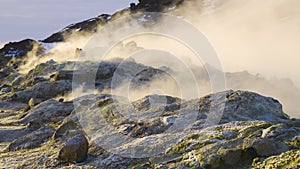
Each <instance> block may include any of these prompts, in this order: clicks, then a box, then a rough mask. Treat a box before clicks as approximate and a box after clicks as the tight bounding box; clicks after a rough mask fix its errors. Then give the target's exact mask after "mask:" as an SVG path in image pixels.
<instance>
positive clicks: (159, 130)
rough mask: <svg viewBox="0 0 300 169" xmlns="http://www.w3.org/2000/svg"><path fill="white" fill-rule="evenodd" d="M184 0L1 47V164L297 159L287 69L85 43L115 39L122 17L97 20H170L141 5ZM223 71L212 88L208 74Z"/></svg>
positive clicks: (223, 164)
mask: <svg viewBox="0 0 300 169" xmlns="http://www.w3.org/2000/svg"><path fill="white" fill-rule="evenodd" d="M192 2H193V1H188V0H186V1H184V0H140V1H139V3H138V4H134V3H133V4H130V7H128V8H126V9H124V10H120V11H117V12H116V13H114V14H112V15H110V14H101V15H99V16H97V17H95V18H91V19H89V20H86V21H82V22H79V23H75V24H71V25H69V26H67V27H66V28H64V29H62V30H61V31H59V32H57V33H54V34H52V35H50V36H49V37H47V38H45V39H44V40H32V39H25V40H22V41H20V42H11V43H8V44H6V45H5V46H4V47H3V48H2V49H0V91H1V92H0V168H113V169H115V168H120V169H121V168H136V169H139V168H224V169H227V168H299V167H300V150H299V149H300V138H299V135H300V119H297V118H298V117H297V115H296V114H297V112H298V107H297V106H296V105H297V99H298V98H300V92H299V90H298V88H297V87H296V86H295V85H294V84H293V82H292V81H290V80H287V79H276V78H273V79H269V78H266V77H264V76H263V75H260V74H257V75H253V74H251V73H249V72H247V71H243V72H222V71H221V70H219V69H218V68H216V67H214V66H213V65H210V64H203V65H201V66H199V65H197V64H195V63H194V62H193V61H189V62H183V61H182V62H180V63H178V62H179V61H178V62H176V59H174V58H172V56H171V55H170V54H169V53H163V52H160V51H159V52H157V51H154V50H151V51H150V53H143V51H144V48H143V47H141V46H140V45H139V43H138V39H137V41H134V40H130V41H129V42H128V41H120V42H119V43H117V44H115V46H114V47H115V48H116V51H113V50H112V53H111V54H110V56H112V57H108V58H107V59H100V60H97V57H96V58H94V57H90V56H89V55H96V56H98V55H99V54H100V53H102V52H103V51H102V50H104V49H105V46H100V47H98V46H96V47H94V46H89V45H86V44H94V43H91V42H93V41H92V40H93V37H94V35H96V36H99V35H100V37H101V39H102V38H103V39H104V40H105V38H107V37H106V36H108V39H113V38H114V35H115V34H118V31H117V30H119V29H121V31H122V28H123V27H125V26H124V25H118V27H113V29H109V32H110V34H109V35H106V34H104V33H103V32H104V31H103V28H105V27H106V26H107V25H108V26H109V25H110V23H113V22H114V21H116V20H118V19H120V18H122V17H123V16H128V15H129V16H131V15H130V14H134V15H133V17H130V19H132V20H134V21H137V22H138V23H139V24H140V25H142V27H143V28H144V27H146V28H147V27H155V26H156V25H160V24H161V23H162V24H166V25H167V28H168V30H172V29H175V28H173V27H171V28H172V29H171V28H169V27H168V26H172V25H171V24H170V22H168V21H166V20H164V17H162V16H161V15H151V14H149V13H147V12H162V13H172V14H176V13H178V12H180V11H181V10H180V7H181V6H183V5H186V4H187V3H192ZM213 2H214V1H201V4H202V5H204V6H210V3H213ZM214 5H220V6H222V3H216V2H215V3H214ZM180 17H181V16H180V15H178V16H177V18H179V19H180ZM128 22H129V23H130V21H128ZM168 24H170V25H168ZM109 28H110V27H109ZM132 29H134V28H133V27H132ZM159 40H162V39H158V40H157V41H159ZM107 43H109V42H107ZM151 43H156V42H155V41H151ZM109 45H110V44H109ZM169 45H171V44H169ZM93 47H94V48H93ZM91 51H92V52H91ZM95 51H96V52H95ZM120 51H121V52H120ZM174 51H175V49H174ZM90 52H91V53H90ZM95 53H96V54H95ZM131 54H132V55H131ZM138 54H139V55H143V57H138V56H139V55H138ZM123 55H129V57H125V56H123ZM161 55H162V56H161ZM170 58H171V59H170ZM165 62H166V63H169V64H166V65H164V64H163V63H165ZM185 63H188V64H185ZM179 65H181V66H179ZM184 66H187V67H188V69H185V67H184ZM187 70H188V71H187ZM191 74H192V76H190V75H191ZM221 76H222V77H223V78H224V79H226V85H227V86H226V88H224V90H222V91H218V90H217V89H214V85H219V84H213V83H214V81H213V80H211V79H213V78H215V77H221ZM218 82H219V83H222V81H218ZM193 85H195V86H196V87H198V88H199V91H196V90H195V88H196V87H195V86H193ZM221 85H222V84H221ZM194 87H195V88H194ZM281 102H283V104H281ZM294 117H296V118H294Z"/></svg>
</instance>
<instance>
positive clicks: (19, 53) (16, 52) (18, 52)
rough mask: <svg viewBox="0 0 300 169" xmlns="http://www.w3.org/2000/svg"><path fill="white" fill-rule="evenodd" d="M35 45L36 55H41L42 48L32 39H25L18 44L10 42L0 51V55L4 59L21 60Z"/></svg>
mask: <svg viewBox="0 0 300 169" xmlns="http://www.w3.org/2000/svg"><path fill="white" fill-rule="evenodd" d="M35 45H37V46H38V48H37V50H36V54H37V55H40V54H42V53H43V47H42V46H41V45H39V44H38V43H37V42H36V41H35V40H32V39H25V40H22V41H19V42H10V43H8V44H6V45H4V47H3V48H2V49H0V53H1V54H3V55H4V56H6V57H16V58H21V57H24V56H26V55H27V53H28V52H30V51H32V50H33V48H34V46H35Z"/></svg>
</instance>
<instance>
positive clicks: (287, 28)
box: [21, 0, 300, 117]
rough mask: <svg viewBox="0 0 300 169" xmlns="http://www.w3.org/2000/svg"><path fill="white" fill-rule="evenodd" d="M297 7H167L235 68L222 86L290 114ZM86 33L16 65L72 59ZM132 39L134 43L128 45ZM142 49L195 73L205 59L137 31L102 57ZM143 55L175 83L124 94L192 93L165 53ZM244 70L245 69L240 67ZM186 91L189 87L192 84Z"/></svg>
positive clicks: (256, 0)
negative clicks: (273, 102) (270, 101)
mask: <svg viewBox="0 0 300 169" xmlns="http://www.w3.org/2000/svg"><path fill="white" fill-rule="evenodd" d="M299 7H300V1H297V0H277V1H274V0H265V1H260V0H252V1H246V0H229V1H226V2H224V1H221V0H215V1H197V3H196V4H195V2H194V3H192V2H191V3H186V4H185V5H184V6H183V7H181V8H180V9H177V10H175V11H174V12H173V13H174V14H175V15H181V16H183V18H185V19H186V20H188V21H189V22H190V23H192V24H193V25H194V26H196V27H197V28H198V29H199V30H200V31H201V32H202V33H204V34H205V36H206V37H207V38H208V40H209V41H210V42H211V43H212V45H213V46H214V48H215V50H216V52H217V53H218V56H219V59H220V61H221V64H222V66H223V69H224V71H225V72H239V73H232V74H229V73H228V74H226V78H227V81H228V82H227V88H228V89H243V90H251V91H255V92H258V93H260V94H263V95H267V96H272V97H275V98H277V99H279V101H281V102H282V103H283V105H284V110H285V111H286V113H288V114H289V115H290V116H292V117H300V114H299V113H298V112H297V109H298V102H299V101H300V92H299V87H300V80H299V79H300V75H299V73H298V72H299V71H300V70H299V69H300V68H299V66H298V63H299V58H298V56H299V54H300V49H299V44H300V39H299V37H300V36H299V35H300V29H298V28H299V26H300V11H299V10H298V9H299ZM197 14H198V15H197ZM165 25H166V26H167V25H168V24H165ZM168 29H169V28H168ZM172 29H174V28H172ZM113 32H116V31H113ZM103 36H107V37H109V36H111V35H103ZM90 37H91V35H90V34H84V35H78V36H77V35H76V36H72V38H71V39H68V40H67V41H66V42H64V43H58V44H56V45H55V47H54V48H52V49H51V50H49V51H48V54H47V55H45V56H43V57H32V56H30V57H28V62H27V64H26V65H24V66H23V67H21V72H22V73H25V72H28V71H29V70H31V69H32V68H34V67H35V66H36V65H37V64H39V63H43V62H45V61H47V60H50V59H53V60H55V61H58V62H65V61H71V60H73V61H76V60H77V59H78V57H79V55H78V53H76V49H78V48H84V47H85V44H86V43H87V42H88V41H89V40H90ZM132 41H134V42H135V43H136V44H135V43H133V45H132V43H130V42H132ZM153 42H155V43H153ZM127 44H131V45H127ZM143 49H152V50H153V49H155V50H158V51H167V54H165V56H167V55H168V56H169V54H170V57H171V58H172V57H173V59H175V60H176V59H177V60H180V61H181V62H182V63H183V64H184V65H186V66H187V67H189V68H195V69H194V72H193V73H197V69H199V70H200V69H201V67H202V66H204V65H205V64H206V63H203V62H201V61H199V60H197V59H195V58H196V56H193V53H192V52H191V51H189V49H187V48H186V47H183V46H182V44H180V43H178V42H176V41H170V40H168V39H166V38H164V37H160V38H158V37H145V36H144V37H141V36H139V37H133V38H131V39H127V40H125V41H123V42H122V43H121V44H119V45H117V46H116V47H115V48H114V50H112V51H111V53H110V54H109V55H108V58H109V57H111V58H114V57H118V58H123V59H125V58H127V57H129V56H131V55H134V53H135V52H136V51H139V50H143ZM150 55H151V51H150ZM162 57H163V56H162ZM162 57H161V58H162ZM148 58H150V59H147V58H145V57H143V56H138V55H135V57H134V59H135V60H136V61H137V62H140V63H142V64H146V65H150V66H153V67H156V68H161V67H163V66H166V67H169V68H171V70H173V71H174V74H171V76H176V77H177V76H178V78H177V80H175V83H174V79H164V80H161V79H158V80H155V81H154V82H153V83H152V84H150V85H148V86H146V87H143V88H131V92H130V95H129V97H130V98H131V99H132V100H135V99H138V98H142V97H143V96H144V95H149V94H151V93H155V92H158V93H161V94H168V95H173V96H176V97H182V98H184V99H190V98H193V97H192V96H193V95H192V94H189V95H187V96H183V95H182V93H181V90H179V89H180V87H179V86H178V83H183V84H184V85H188V84H190V83H191V82H190V81H186V80H182V79H183V77H184V74H183V75H182V74H180V73H178V72H180V71H179V70H178V69H180V67H178V65H176V64H174V65H172V64H170V62H169V63H168V61H170V60H171V59H169V60H166V61H162V59H156V60H159V61H158V62H157V63H154V64H153V63H149V61H151V60H153V57H152V58H151V56H149V57H148ZM93 61H95V62H96V61H97V60H93ZM163 63H164V64H163ZM66 69H67V68H66ZM245 70H246V71H248V72H249V73H247V72H244V71H245ZM204 74H205V73H204ZM203 79H204V80H203ZM196 84H197V85H198V87H199V91H198V92H199V95H201V96H202V95H205V94H207V93H211V92H214V91H212V89H211V84H210V83H209V81H208V80H207V75H203V74H201V73H200V75H199V76H197V80H196ZM186 88H189V87H186ZM79 92H80V91H79ZM97 92H101V91H97ZM102 92H104V91H102ZM105 92H107V91H105ZM187 92H188V93H192V92H193V90H191V91H187Z"/></svg>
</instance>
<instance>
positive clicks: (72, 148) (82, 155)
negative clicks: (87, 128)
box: [58, 134, 89, 163]
mask: <svg viewBox="0 0 300 169" xmlns="http://www.w3.org/2000/svg"><path fill="white" fill-rule="evenodd" d="M88 146H89V144H88V141H87V139H86V138H85V136H84V135H83V134H79V135H76V136H74V137H72V138H70V139H69V140H68V141H67V142H66V143H65V144H64V145H63V147H62V148H61V150H60V151H59V155H58V159H60V160H62V161H64V162H70V163H79V162H83V161H85V159H86V158H87V152H88Z"/></svg>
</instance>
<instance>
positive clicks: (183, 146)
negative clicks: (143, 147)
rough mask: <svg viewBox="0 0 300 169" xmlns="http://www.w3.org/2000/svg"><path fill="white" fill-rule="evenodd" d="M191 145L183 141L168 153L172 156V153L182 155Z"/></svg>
mask: <svg viewBox="0 0 300 169" xmlns="http://www.w3.org/2000/svg"><path fill="white" fill-rule="evenodd" d="M190 145H191V143H190V142H187V141H183V142H181V143H179V144H176V145H175V146H173V147H172V148H171V149H170V150H169V152H168V153H170V154H172V153H177V154H180V153H184V152H185V151H186V149H187V148H188V147H189V146H190Z"/></svg>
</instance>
